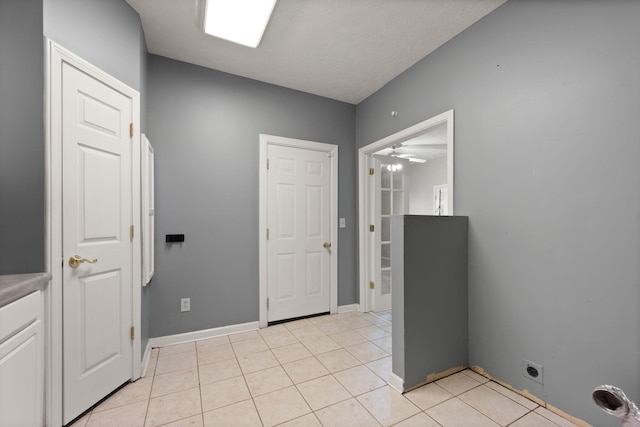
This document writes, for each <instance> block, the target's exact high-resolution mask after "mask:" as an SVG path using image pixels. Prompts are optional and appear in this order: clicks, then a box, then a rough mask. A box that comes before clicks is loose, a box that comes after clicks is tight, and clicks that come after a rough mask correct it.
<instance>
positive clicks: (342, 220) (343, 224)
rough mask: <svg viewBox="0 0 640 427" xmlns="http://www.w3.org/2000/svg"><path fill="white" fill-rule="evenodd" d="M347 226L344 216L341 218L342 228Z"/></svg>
mask: <svg viewBox="0 0 640 427" xmlns="http://www.w3.org/2000/svg"><path fill="white" fill-rule="evenodd" d="M346 227H347V221H346V219H344V218H340V228H346Z"/></svg>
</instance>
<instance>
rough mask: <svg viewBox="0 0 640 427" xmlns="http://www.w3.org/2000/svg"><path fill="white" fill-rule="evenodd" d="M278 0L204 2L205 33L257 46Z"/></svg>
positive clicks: (211, 0)
mask: <svg viewBox="0 0 640 427" xmlns="http://www.w3.org/2000/svg"><path fill="white" fill-rule="evenodd" d="M276 1H277V0H207V4H206V7H205V14H204V28H203V29H204V32H205V33H207V34H210V35H212V36H215V37H220V38H221V39H225V40H229V41H232V42H234V43H238V44H241V45H244V46H249V47H258V45H259V44H260V40H261V39H262V35H263V34H264V30H265V28H267V24H268V23H269V18H271V13H272V12H273V8H274V7H275V5H276Z"/></svg>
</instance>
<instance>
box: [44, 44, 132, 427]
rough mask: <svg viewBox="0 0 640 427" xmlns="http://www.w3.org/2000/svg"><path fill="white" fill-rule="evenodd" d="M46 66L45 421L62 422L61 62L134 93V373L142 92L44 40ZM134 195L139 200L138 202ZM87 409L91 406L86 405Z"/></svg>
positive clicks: (52, 423) (127, 93)
mask: <svg viewBox="0 0 640 427" xmlns="http://www.w3.org/2000/svg"><path fill="white" fill-rule="evenodd" d="M45 51H46V58H45V61H46V67H45V199H46V200H45V262H46V270H47V272H50V273H51V275H52V279H51V282H50V285H49V287H48V288H47V289H46V291H45V296H46V300H45V319H46V324H47V325H48V326H45V328H46V330H47V332H48V333H47V341H46V349H47V350H46V351H47V358H46V360H47V362H46V367H45V369H46V371H47V374H46V382H47V386H46V402H45V404H46V407H45V411H46V420H45V421H46V425H51V426H60V425H62V398H63V395H62V351H63V347H62V263H61V261H62V259H63V256H64V254H63V253H62V121H61V120H62V103H61V100H62V73H61V71H62V65H63V64H64V63H67V64H69V65H71V66H73V67H75V68H77V69H79V70H81V71H83V72H85V73H87V74H89V75H91V76H93V77H95V78H96V79H98V80H100V81H102V82H104V83H106V84H108V85H109V86H111V87H113V88H115V89H116V90H118V91H120V92H122V93H123V94H125V95H126V96H128V97H129V98H131V99H132V104H133V105H132V115H133V117H132V121H133V123H134V136H133V139H132V143H133V146H132V153H131V162H132V182H131V185H132V213H131V221H132V222H131V224H133V226H134V230H135V233H134V239H133V250H132V269H131V275H132V293H133V294H132V299H131V302H132V319H133V327H134V328H135V331H136V334H135V337H134V340H133V355H132V361H131V363H132V365H131V372H132V379H136V378H139V377H140V372H141V339H140V331H141V298H142V296H141V277H142V268H141V267H142V266H141V263H142V259H141V256H142V253H141V246H140V230H141V227H140V203H139V201H140V94H139V93H138V91H136V90H135V89H133V88H131V87H129V86H127V85H126V84H124V83H122V82H121V81H119V80H117V79H116V78H114V77H112V76H110V75H109V74H107V73H105V72H104V71H102V70H100V69H99V68H97V67H95V66H93V65H91V64H90V63H88V62H86V61H85V60H83V59H82V58H80V57H78V56H77V55H75V54H73V53H72V52H70V51H68V50H67V49H65V48H63V47H62V46H60V45H58V44H57V43H55V42H53V41H51V40H46V49H45ZM134 201H137V202H135V203H134ZM87 409H88V408H87Z"/></svg>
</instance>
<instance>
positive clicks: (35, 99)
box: [0, 0, 45, 274]
mask: <svg viewBox="0 0 640 427" xmlns="http://www.w3.org/2000/svg"><path fill="white" fill-rule="evenodd" d="M0 58H2V59H1V60H0V236H2V237H1V238H0V274H18V273H34V272H38V271H44V265H45V262H44V113H43V111H44V105H43V102H42V93H43V90H44V75H43V68H44V50H43V45H42V0H3V1H0Z"/></svg>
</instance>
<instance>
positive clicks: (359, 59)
mask: <svg viewBox="0 0 640 427" xmlns="http://www.w3.org/2000/svg"><path fill="white" fill-rule="evenodd" d="M126 1H127V3H129V4H130V5H131V6H132V7H133V8H134V9H135V10H136V11H137V12H138V13H139V14H140V17H141V19H142V26H143V28H144V33H145V37H146V40H147V47H148V50H149V52H150V53H153V54H156V55H161V56H165V57H168V58H172V59H176V60H179V61H184V62H188V63H191V64H196V65H200V66H203V67H207V68H212V69H215V70H220V71H224V72H227V73H231V74H236V75H239V76H243V77H248V78H251V79H255V80H259V81H263V82H266V83H272V84H275V85H278V86H284V87H288V88H291V89H296V90H300V91H303V92H308V93H312V94H315V95H320V96H324V97H328V98H332V99H337V100H339V101H345V102H348V103H351V104H358V103H359V102H361V101H362V100H364V99H365V98H367V97H368V96H369V95H371V94H373V93H374V92H376V91H377V90H378V89H380V88H381V87H382V86H384V85H385V84H386V83H387V82H389V81H390V80H392V79H393V78H395V77H396V76H398V75H399V74H401V73H402V72H403V71H405V70H406V69H407V68H409V67H410V66H412V65H413V64H415V63H416V62H418V61H419V60H420V59H422V58H424V57H425V56H427V55H428V54H429V53H431V52H433V51H434V50H436V49H437V48H438V47H440V46H441V45H443V44H444V43H446V42H447V41H448V40H450V39H452V38H453V37H455V36H456V35H457V34H459V33H460V32H462V31H463V30H465V29H466V28H467V27H469V26H470V25H472V24H473V23H474V22H476V21H478V20H479V19H480V18H482V17H483V16H485V15H486V14H488V13H489V12H491V11H492V10H494V9H495V8H496V7H498V6H500V5H501V4H502V3H504V2H505V1H506V0H278V3H277V5H276V7H275V10H274V13H273V16H272V17H271V21H270V23H269V25H268V27H267V29H266V31H265V35H264V38H263V39H262V43H261V44H260V46H258V48H257V49H252V48H249V47H244V46H240V45H237V44H234V43H231V42H227V41H225V40H222V39H218V38H215V37H212V36H209V35H206V34H204V33H203V32H202V31H201V30H200V25H199V22H200V20H201V18H200V16H199V9H201V8H202V5H203V2H204V0H126ZM232 1H233V0H232Z"/></svg>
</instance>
